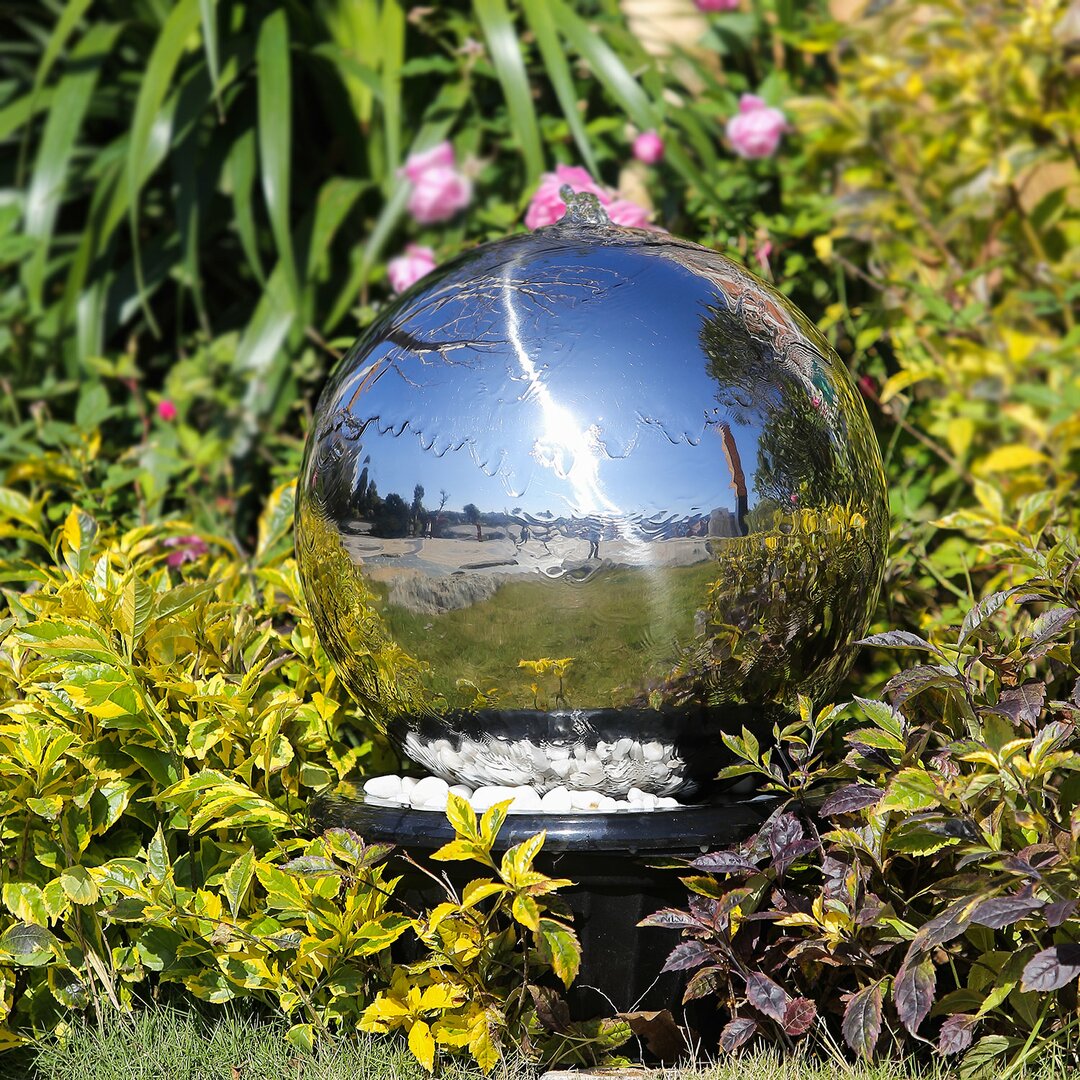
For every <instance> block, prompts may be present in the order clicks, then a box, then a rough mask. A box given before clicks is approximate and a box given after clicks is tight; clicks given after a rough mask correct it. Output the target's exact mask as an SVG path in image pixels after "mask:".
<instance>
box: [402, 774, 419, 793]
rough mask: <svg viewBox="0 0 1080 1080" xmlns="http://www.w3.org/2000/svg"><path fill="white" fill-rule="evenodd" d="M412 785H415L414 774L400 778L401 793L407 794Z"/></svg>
mask: <svg viewBox="0 0 1080 1080" xmlns="http://www.w3.org/2000/svg"><path fill="white" fill-rule="evenodd" d="M414 787H416V777H415V776H403V777H402V778H401V793H402V794H403V795H408V794H409V793H410V792H411V791H412V789H413V788H414Z"/></svg>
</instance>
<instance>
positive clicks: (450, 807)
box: [446, 792, 480, 841]
mask: <svg viewBox="0 0 1080 1080" xmlns="http://www.w3.org/2000/svg"><path fill="white" fill-rule="evenodd" d="M446 817H447V819H448V820H449V822H450V824H451V825H453V826H454V832H456V833H457V834H458V836H463V837H465V838H466V839H467V840H472V841H477V840H479V839H480V832H479V830H478V829H477V826H476V811H475V810H473V808H472V805H471V804H470V803H469V801H468V800H467V799H463V798H462V797H461V796H460V795H458V794H456V793H454V792H450V794H449V795H448V796H447V799H446Z"/></svg>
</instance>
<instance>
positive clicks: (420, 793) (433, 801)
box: [409, 776, 450, 810]
mask: <svg viewBox="0 0 1080 1080" xmlns="http://www.w3.org/2000/svg"><path fill="white" fill-rule="evenodd" d="M449 790H450V785H449V784H448V783H447V782H446V781H445V780H444V779H443V778H442V777H441V776H425V777H424V778H423V779H422V780H418V781H417V782H416V784H415V785H414V786H413V789H412V790H411V791H410V792H409V802H410V803H412V805H413V806H415V807H417V808H419V807H430V808H431V809H432V810H442V809H444V808H445V807H446V795H447V792H448V791H449Z"/></svg>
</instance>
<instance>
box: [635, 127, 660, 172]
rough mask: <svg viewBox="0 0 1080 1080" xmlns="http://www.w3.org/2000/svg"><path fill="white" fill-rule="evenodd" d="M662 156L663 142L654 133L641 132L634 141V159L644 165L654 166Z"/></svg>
mask: <svg viewBox="0 0 1080 1080" xmlns="http://www.w3.org/2000/svg"><path fill="white" fill-rule="evenodd" d="M663 156H664V140H663V139H661V138H660V136H659V135H658V134H657V133H656V132H655V131H643V132H642V133H641V134H640V135H639V136H638V137H637V138H636V139H635V140H634V157H636V158H637V159H638V161H642V162H644V163H645V164H646V165H655V164H656V163H657V162H658V161H660V160H661V159H662V158H663Z"/></svg>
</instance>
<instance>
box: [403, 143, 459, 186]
mask: <svg viewBox="0 0 1080 1080" xmlns="http://www.w3.org/2000/svg"><path fill="white" fill-rule="evenodd" d="M453 167H454V148H453V146H451V145H450V143H449V142H447V141H446V140H445V139H444V140H443V141H442V142H441V143H439V144H438V145H437V146H433V147H432V148H431V149H430V150H421V151H420V152H419V153H417V154H410V155H409V156H408V157H407V158H406V159H405V165H404V166H403V167H402V169H401V175H402V176H404V177H406V178H407V179H409V180H411V181H412V182H413V183H414V184H415V183H416V182H417V181H418V180H419V179H420V177H421V176H423V175H424V173H426V172H427V171H428V169H437V168H451V169H452V168H453Z"/></svg>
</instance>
